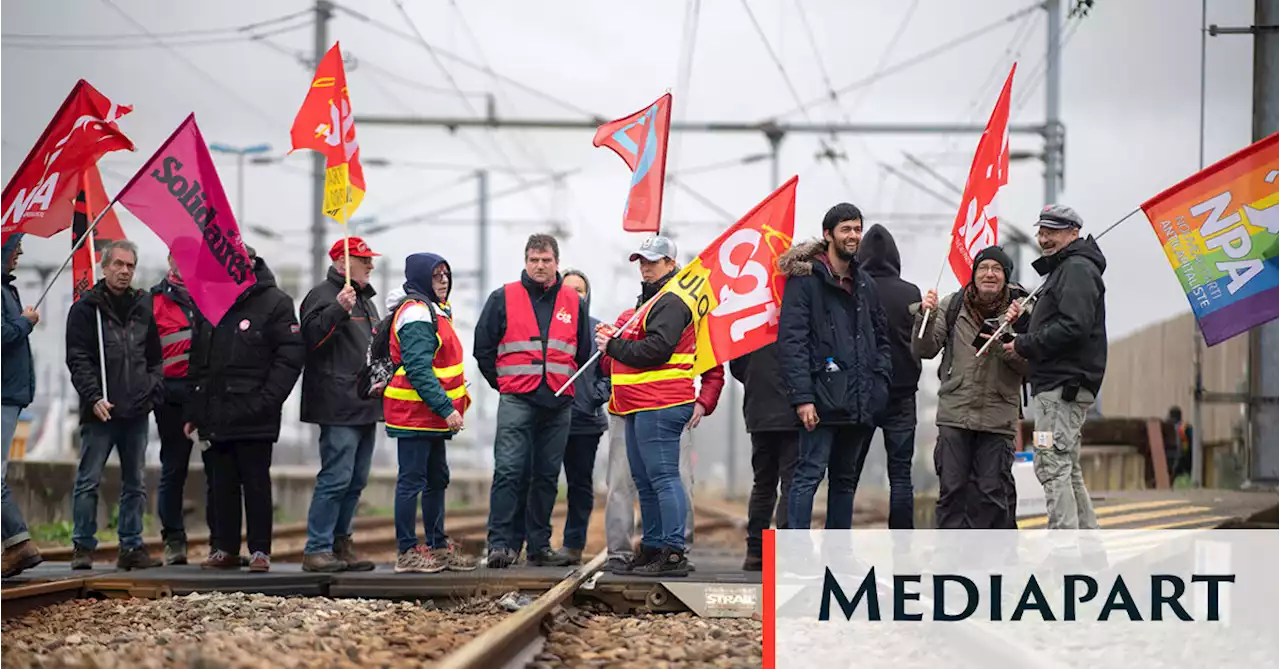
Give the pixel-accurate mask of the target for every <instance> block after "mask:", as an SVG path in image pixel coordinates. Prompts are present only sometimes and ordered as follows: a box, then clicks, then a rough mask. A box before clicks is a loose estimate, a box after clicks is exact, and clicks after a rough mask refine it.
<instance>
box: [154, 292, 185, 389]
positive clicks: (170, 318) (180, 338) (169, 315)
mask: <svg viewBox="0 0 1280 669" xmlns="http://www.w3.org/2000/svg"><path fill="white" fill-rule="evenodd" d="M151 309H152V311H153V312H154V313H155V316H156V329H157V330H159V332H160V350H161V353H160V357H161V358H163V359H164V375H165V378H169V379H181V378H185V377H186V376H187V368H188V359H189V358H190V357H191V319H190V318H188V317H187V313H186V312H185V311H183V309H182V305H180V304H178V303H177V302H175V301H173V299H172V298H170V297H169V296H168V295H165V294H164V293H163V292H160V293H154V294H153V295H152V296H151Z"/></svg>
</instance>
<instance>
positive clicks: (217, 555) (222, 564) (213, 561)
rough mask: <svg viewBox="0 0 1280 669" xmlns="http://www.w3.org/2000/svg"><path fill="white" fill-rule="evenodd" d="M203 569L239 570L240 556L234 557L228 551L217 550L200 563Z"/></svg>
mask: <svg viewBox="0 0 1280 669" xmlns="http://www.w3.org/2000/svg"><path fill="white" fill-rule="evenodd" d="M200 568H201V569H239V568H240V556H239V555H232V554H230V553H228V552H226V551H222V550H215V551H213V552H212V553H209V557H207V558H205V560H204V562H201V563H200Z"/></svg>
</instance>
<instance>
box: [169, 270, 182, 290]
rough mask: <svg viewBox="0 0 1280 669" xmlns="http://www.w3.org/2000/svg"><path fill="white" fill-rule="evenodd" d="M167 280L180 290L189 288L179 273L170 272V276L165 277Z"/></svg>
mask: <svg viewBox="0 0 1280 669" xmlns="http://www.w3.org/2000/svg"><path fill="white" fill-rule="evenodd" d="M165 280H166V281H168V282H169V283H171V284H173V285H174V286H177V287H178V288H186V287H187V284H186V282H185V281H184V280H183V279H182V276H181V275H179V274H178V273H177V272H174V271H173V270H169V276H167V277H165Z"/></svg>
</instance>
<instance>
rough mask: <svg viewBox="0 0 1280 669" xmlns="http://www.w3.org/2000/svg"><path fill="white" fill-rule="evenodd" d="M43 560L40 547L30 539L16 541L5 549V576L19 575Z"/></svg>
mask: <svg viewBox="0 0 1280 669" xmlns="http://www.w3.org/2000/svg"><path fill="white" fill-rule="evenodd" d="M41 562H44V558H42V557H40V549H39V548H36V545H35V544H33V543H31V541H30V540H27V541H22V542H19V543H16V544H14V545H12V546H10V547H8V548H6V549H4V578H9V577H11V576H17V575H18V574H21V573H22V572H24V571H26V570H27V569H30V568H32V567H34V566H36V565H38V564H40V563H41Z"/></svg>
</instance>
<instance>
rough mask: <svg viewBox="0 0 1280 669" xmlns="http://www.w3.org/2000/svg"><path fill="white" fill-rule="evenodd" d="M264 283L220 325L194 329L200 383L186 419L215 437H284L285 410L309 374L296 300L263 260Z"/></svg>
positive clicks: (260, 278)
mask: <svg viewBox="0 0 1280 669" xmlns="http://www.w3.org/2000/svg"><path fill="white" fill-rule="evenodd" d="M253 272H254V275H255V276H256V277H257V283H255V284H254V285H253V286H251V287H250V288H249V289H248V290H246V291H245V292H244V293H243V294H242V295H240V297H239V299H237V300H236V302H235V304H233V305H231V309H230V310H228V311H227V314H226V315H225V316H223V317H222V322H220V323H218V324H217V325H216V326H214V325H212V324H210V323H209V322H207V321H205V322H203V323H201V325H200V329H199V330H198V331H197V332H196V333H195V338H194V341H193V342H192V346H191V368H190V371H189V372H188V376H189V377H191V379H192V380H193V381H194V382H195V388H194V390H193V392H192V397H191V401H189V402H187V406H186V415H187V420H188V421H190V422H192V423H195V425H196V427H197V428H199V429H200V436H201V437H203V438H204V439H207V440H209V441H213V442H218V441H233V440H260V441H276V440H277V439H279V438H280V409H281V407H282V406H283V405H284V401H285V400H286V399H287V398H288V397H289V393H290V392H292V391H293V384H294V383H296V382H297V381H298V374H300V373H301V372H302V364H303V360H304V359H305V358H306V345H305V344H304V343H303V341H302V333H301V332H300V328H299V326H298V319H297V317H296V316H295V315H294V310H293V299H292V298H290V297H289V296H288V295H287V294H285V292H284V291H282V290H280V289H279V288H277V287H276V278H275V275H274V274H272V273H271V270H270V269H268V268H267V264H266V263H265V262H263V260H262V258H256V259H255V260H254V267H253Z"/></svg>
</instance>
